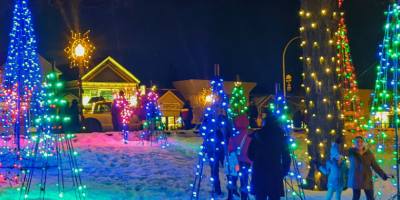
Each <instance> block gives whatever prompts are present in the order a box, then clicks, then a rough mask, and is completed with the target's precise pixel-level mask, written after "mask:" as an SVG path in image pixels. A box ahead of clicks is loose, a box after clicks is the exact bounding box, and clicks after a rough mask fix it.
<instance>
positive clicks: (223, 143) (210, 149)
mask: <svg viewBox="0 0 400 200" xmlns="http://www.w3.org/2000/svg"><path fill="white" fill-rule="evenodd" d="M216 109H218V110H217V111H216V113H217V119H216V121H218V122H222V121H224V122H229V120H228V117H227V115H226V112H225V110H224V109H222V108H216ZM205 120H211V118H206V119H205ZM206 123H207V122H206ZM231 135H232V125H231V124H229V123H227V124H226V123H225V124H224V125H222V124H220V125H218V126H217V127H216V131H215V137H214V136H213V138H214V140H215V141H211V140H209V138H208V139H207V140H206V142H205V143H204V145H205V148H206V154H207V157H208V158H209V159H210V162H209V165H210V170H211V177H212V178H213V191H212V193H213V196H217V197H218V196H221V195H223V193H222V190H221V183H220V179H219V167H220V166H221V165H223V164H224V160H225V157H226V156H227V154H226V153H227V151H228V146H227V143H228V141H229V138H230V136H231Z"/></svg>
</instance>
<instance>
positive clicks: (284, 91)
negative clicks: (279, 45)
mask: <svg viewBox="0 0 400 200" xmlns="http://www.w3.org/2000/svg"><path fill="white" fill-rule="evenodd" d="M297 39H300V36H296V37H294V38H292V39H290V40H289V42H288V43H286V46H285V48H284V49H283V53H282V86H283V97H284V98H286V80H285V79H286V65H285V64H286V63H285V56H286V50H287V48H288V47H289V45H290V44H291V43H292V42H293V41H295V40H297Z"/></svg>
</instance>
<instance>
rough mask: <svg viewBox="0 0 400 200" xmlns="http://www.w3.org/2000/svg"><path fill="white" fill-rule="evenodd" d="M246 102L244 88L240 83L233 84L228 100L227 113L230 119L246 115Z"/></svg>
mask: <svg viewBox="0 0 400 200" xmlns="http://www.w3.org/2000/svg"><path fill="white" fill-rule="evenodd" d="M247 105H248V101H247V98H246V96H245V95H244V88H243V85H242V83H241V82H239V81H238V82H235V87H233V89H232V93H231V98H230V100H229V109H228V113H229V116H230V117H231V118H236V117H237V116H239V115H247V111H248V107H247Z"/></svg>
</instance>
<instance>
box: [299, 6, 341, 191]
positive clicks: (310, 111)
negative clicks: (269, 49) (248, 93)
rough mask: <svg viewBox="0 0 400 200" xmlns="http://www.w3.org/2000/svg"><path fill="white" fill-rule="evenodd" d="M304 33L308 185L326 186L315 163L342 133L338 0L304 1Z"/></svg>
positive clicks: (326, 153)
mask: <svg viewBox="0 0 400 200" xmlns="http://www.w3.org/2000/svg"><path fill="white" fill-rule="evenodd" d="M299 14H300V18H301V26H300V36H301V40H302V41H301V47H302V48H303V56H302V57H300V59H301V60H302V61H303V66H304V67H303V80H304V82H303V87H304V89H305V91H306V95H305V99H304V103H305V107H306V109H305V111H304V113H305V114H306V123H307V126H308V128H307V131H308V137H307V144H308V152H307V157H308V158H309V162H310V165H309V169H310V170H309V174H308V176H307V182H306V187H307V188H310V189H316V190H321V189H326V178H325V177H323V176H322V175H321V173H319V172H318V170H317V166H316V165H315V164H312V163H325V160H326V158H329V149H330V145H331V143H332V141H333V138H334V137H335V135H337V134H342V120H341V114H340V105H341V104H340V91H339V85H338V81H337V76H336V73H335V67H336V61H335V60H336V58H335V56H336V49H335V42H334V31H335V30H336V28H337V17H338V16H337V15H338V14H337V1H336V0H327V1H320V0H302V1H301V9H300V12H299Z"/></svg>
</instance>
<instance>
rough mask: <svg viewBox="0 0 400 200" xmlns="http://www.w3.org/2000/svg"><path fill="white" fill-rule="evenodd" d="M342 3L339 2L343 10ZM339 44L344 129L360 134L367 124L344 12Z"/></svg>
mask: <svg viewBox="0 0 400 200" xmlns="http://www.w3.org/2000/svg"><path fill="white" fill-rule="evenodd" d="M342 3H343V2H342V1H339V2H338V5H339V9H340V10H343V9H342ZM336 44H337V47H336V48H337V56H336V57H337V64H338V65H337V69H336V72H337V74H338V81H339V88H341V90H342V105H341V113H342V115H343V117H344V129H345V130H346V131H350V132H351V133H353V134H354V133H360V132H361V131H362V128H363V125H365V124H366V122H365V117H364V116H362V115H361V105H362V104H361V101H360V97H359V96H358V86H357V85H358V84H357V79H356V74H355V69H354V66H353V61H352V59H351V54H350V46H349V39H348V38H347V27H346V23H345V19H344V12H340V20H339V25H338V30H337V32H336Z"/></svg>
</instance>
